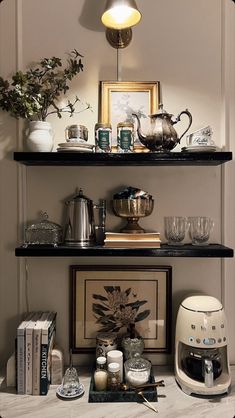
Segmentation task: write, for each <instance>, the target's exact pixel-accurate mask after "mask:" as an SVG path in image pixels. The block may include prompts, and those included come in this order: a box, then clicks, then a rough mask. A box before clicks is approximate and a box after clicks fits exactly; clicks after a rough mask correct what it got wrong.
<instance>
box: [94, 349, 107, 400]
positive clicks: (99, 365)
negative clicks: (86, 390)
mask: <svg viewBox="0 0 235 418" xmlns="http://www.w3.org/2000/svg"><path fill="white" fill-rule="evenodd" d="M107 381H108V372H107V370H106V357H98V358H97V359H96V370H95V373H94V383H95V390H96V391H98V392H99V391H102V390H106V389H107Z"/></svg>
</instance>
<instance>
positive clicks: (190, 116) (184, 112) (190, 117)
mask: <svg viewBox="0 0 235 418" xmlns="http://www.w3.org/2000/svg"><path fill="white" fill-rule="evenodd" d="M181 115H187V116H188V118H189V124H188V127H187V129H186V130H185V131H184V132H183V133H182V135H181V137H180V138H179V139H178V143H180V141H181V139H182V138H183V136H184V135H185V134H186V132H188V130H189V128H190V126H191V125H192V121H193V117H192V115H191V113H190V112H189V110H188V109H186V110H183V112H181V113H180V114H179V115H178V116H177V118H176V119H175V121H174V122H173V125H174V124H175V123H177V122H179V121H180V118H181Z"/></svg>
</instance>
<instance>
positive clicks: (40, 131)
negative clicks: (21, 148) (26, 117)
mask: <svg viewBox="0 0 235 418" xmlns="http://www.w3.org/2000/svg"><path fill="white" fill-rule="evenodd" d="M26 145H27V148H28V150H29V151H32V152H51V151H52V149H53V145H54V140H53V130H52V127H51V124H50V123H49V122H45V121H40V120H38V121H31V122H29V131H28V136H27V138H26Z"/></svg>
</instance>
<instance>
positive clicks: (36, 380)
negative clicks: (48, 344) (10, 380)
mask: <svg viewBox="0 0 235 418" xmlns="http://www.w3.org/2000/svg"><path fill="white" fill-rule="evenodd" d="M41 332H42V330H41V329H34V332H33V379H32V380H33V381H32V385H33V395H39V394H40V350H41Z"/></svg>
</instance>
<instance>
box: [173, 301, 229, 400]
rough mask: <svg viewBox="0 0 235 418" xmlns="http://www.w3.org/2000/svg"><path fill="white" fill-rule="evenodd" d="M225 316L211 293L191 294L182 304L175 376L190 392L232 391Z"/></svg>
mask: <svg viewBox="0 0 235 418" xmlns="http://www.w3.org/2000/svg"><path fill="white" fill-rule="evenodd" d="M227 344H228V342H227V327H226V318H225V313H224V309H223V306H222V305H221V303H220V302H219V301H218V300H217V299H215V298H214V297H212V296H205V295H199V296H191V297H188V298H186V299H185V300H184V301H183V302H182V303H181V305H180V308H179V312H178V316H177V321H176V336H175V378H176V381H177V383H178V384H179V386H180V387H181V389H182V390H183V392H185V393H186V394H188V395H194V394H195V395H202V396H211V395H222V394H226V393H228V391H229V387H230V384H231V377H230V372H229V359H228V345H227Z"/></svg>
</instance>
